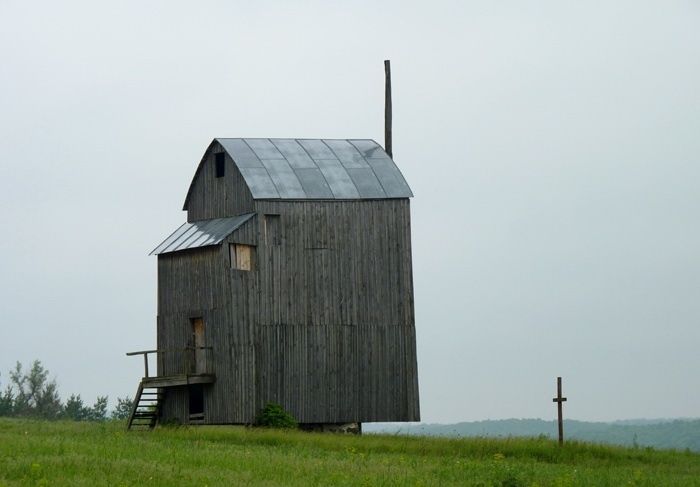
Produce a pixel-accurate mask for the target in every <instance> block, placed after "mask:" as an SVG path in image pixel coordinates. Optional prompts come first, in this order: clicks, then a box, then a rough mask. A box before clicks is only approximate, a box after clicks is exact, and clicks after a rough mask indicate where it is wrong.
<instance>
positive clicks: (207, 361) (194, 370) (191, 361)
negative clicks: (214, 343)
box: [126, 347, 213, 378]
mask: <svg viewBox="0 0 700 487" xmlns="http://www.w3.org/2000/svg"><path fill="white" fill-rule="evenodd" d="M198 350H202V352H201V353H202V354H203V355H201V356H198V353H197V351H198ZM166 353H179V354H181V357H182V360H181V361H180V363H181V364H182V365H183V368H184V370H183V371H182V373H183V374H186V375H193V374H210V373H212V363H213V362H212V357H213V347H185V348H183V349H180V350H139V351H137V352H127V354H126V355H127V356H129V357H132V356H135V355H143V377H144V378H148V377H150V375H149V368H148V356H149V355H151V354H155V355H156V358H157V357H158V354H161V355H162V354H166ZM198 369H202V370H198ZM156 376H158V375H157V374H156Z"/></svg>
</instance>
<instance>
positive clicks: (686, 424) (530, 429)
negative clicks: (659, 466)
mask: <svg viewBox="0 0 700 487" xmlns="http://www.w3.org/2000/svg"><path fill="white" fill-rule="evenodd" d="M362 429H363V430H364V431H366V432H383V433H399V434H402V433H403V434H409V435H426V436H448V437H449V436H452V437H470V436H482V437H509V436H534V437H537V436H546V437H549V438H556V436H557V424H556V421H544V420H542V419H504V420H495V421H492V420H488V421H474V422H469V423H456V424H418V425H393V424H392V425H366V426H365V425H363V428H362ZM564 437H565V438H569V439H576V440H581V441H588V442H594V443H608V444H614V445H624V446H632V447H647V446H649V447H653V448H666V449H675V450H686V449H687V450H691V451H697V452H700V419H694V420H688V419H676V420H637V421H616V422H613V423H594V422H587V421H575V420H565V421H564Z"/></svg>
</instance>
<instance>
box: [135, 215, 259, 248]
mask: <svg viewBox="0 0 700 487" xmlns="http://www.w3.org/2000/svg"><path fill="white" fill-rule="evenodd" d="M253 215H254V213H248V214H246V215H240V216H234V217H232V218H214V219H213V220H200V221H196V222H192V223H184V224H183V225H182V226H180V228H178V229H177V230H175V231H174V232H173V233H172V234H171V235H170V236H169V237H168V238H166V239H165V240H164V241H163V243H161V244H160V245H159V246H158V247H156V248H155V249H154V250H153V252H151V253H150V254H149V255H159V254H167V253H168V252H177V251H178V250H185V249H194V248H198V247H207V246H209V245H217V244H219V243H221V241H222V240H223V239H225V238H226V237H227V236H229V235H230V234H231V233H232V232H233V231H234V230H236V229H237V228H238V227H240V226H241V225H243V224H244V223H245V222H247V221H248V220H250V218H251V217H252V216H253Z"/></svg>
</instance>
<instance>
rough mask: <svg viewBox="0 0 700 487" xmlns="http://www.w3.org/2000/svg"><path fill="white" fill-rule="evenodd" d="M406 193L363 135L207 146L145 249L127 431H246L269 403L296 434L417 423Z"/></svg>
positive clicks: (393, 167)
mask: <svg viewBox="0 0 700 487" xmlns="http://www.w3.org/2000/svg"><path fill="white" fill-rule="evenodd" d="M410 197H412V193H411V190H410V188H409V186H408V184H407V183H406V181H405V180H404V178H403V176H402V175H401V172H400V171H399V169H398V168H397V167H396V164H395V163H394V161H393V160H392V159H391V157H389V155H387V153H386V152H385V151H384V150H383V149H382V147H380V146H379V145H378V144H377V143H376V142H374V141H372V140H338V139H336V140H320V139H215V140H214V141H213V142H212V143H211V144H210V145H209V147H208V148H207V150H206V152H205V153H204V156H203V157H202V160H201V162H200V164H199V166H198V167H197V170H196V172H195V174H194V178H193V179H192V183H191V184H190V187H189V190H188V191H187V196H186V198H185V204H184V208H183V209H184V210H186V211H187V223H185V224H183V225H182V226H181V227H180V228H178V229H177V230H176V231H175V232H174V233H173V234H172V235H170V236H169V237H168V238H167V239H165V241H164V242H163V243H161V244H160V245H159V246H158V247H157V248H156V249H155V250H154V251H153V252H152V253H153V254H155V255H157V256H158V325H157V326H158V330H157V331H158V333H157V335H158V338H157V342H158V347H157V348H158V349H157V350H151V351H143V352H133V353H132V354H143V355H144V359H145V362H146V369H147V370H146V373H145V377H144V378H143V379H142V381H141V384H140V385H139V389H138V392H137V397H136V401H135V406H134V410H133V412H132V417H131V418H130V421H129V425H130V427H131V426H133V425H137V424H142V425H147V426H153V425H154V424H155V423H156V422H157V421H176V422H179V423H185V424H195V423H196V424H250V423H253V422H254V420H255V416H256V413H257V412H258V411H259V410H260V409H261V408H263V407H264V406H265V405H266V404H267V403H269V402H274V403H279V404H281V405H282V406H283V407H284V408H285V409H286V410H288V411H289V412H290V413H291V414H292V415H294V417H295V418H296V419H297V421H298V422H299V423H301V424H302V425H305V426H306V427H316V428H324V427H329V428H330V427H332V426H333V425H343V424H349V423H357V424H358V425H359V424H361V423H364V422H377V421H418V420H419V419H420V413H419V401H418V379H417V369H416V334H415V318H414V306H413V282H412V264H411V225H410V204H409V198H410ZM148 354H155V355H156V356H157V373H156V374H149V372H148ZM149 404H151V405H152V406H154V407H150V408H147V407H145V406H147V405H149Z"/></svg>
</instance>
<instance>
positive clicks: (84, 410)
mask: <svg viewBox="0 0 700 487" xmlns="http://www.w3.org/2000/svg"><path fill="white" fill-rule="evenodd" d="M89 413H90V408H88V407H86V406H85V403H83V399H82V398H81V397H80V394H78V395H75V394H71V396H70V397H69V398H68V400H67V401H66V404H65V406H63V414H62V416H63V417H64V418H66V419H72V420H73V421H85V420H86V419H87V418H88V414H89Z"/></svg>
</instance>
